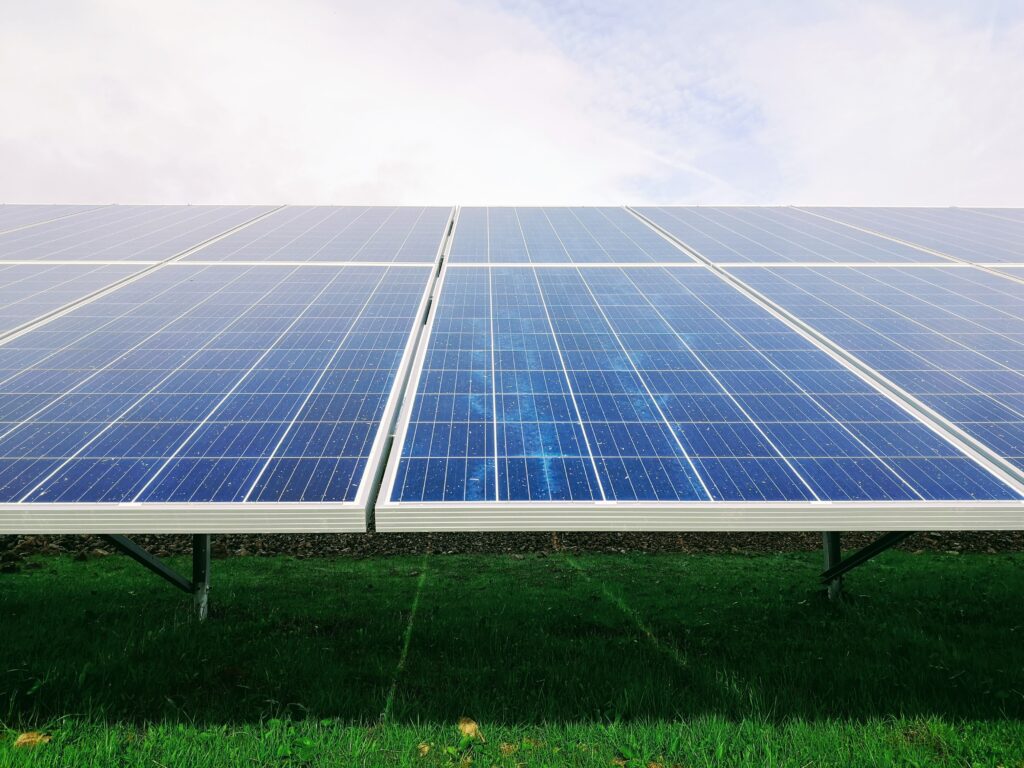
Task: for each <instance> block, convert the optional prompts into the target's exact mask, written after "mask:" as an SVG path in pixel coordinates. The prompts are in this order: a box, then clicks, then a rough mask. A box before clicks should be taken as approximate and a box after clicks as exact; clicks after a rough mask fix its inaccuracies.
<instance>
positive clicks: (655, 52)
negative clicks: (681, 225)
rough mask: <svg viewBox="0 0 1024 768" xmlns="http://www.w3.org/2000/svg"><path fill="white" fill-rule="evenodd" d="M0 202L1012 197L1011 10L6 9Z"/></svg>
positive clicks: (321, 5) (109, 3) (1019, 84)
mask: <svg viewBox="0 0 1024 768" xmlns="http://www.w3.org/2000/svg"><path fill="white" fill-rule="evenodd" d="M0 7H2V18H3V23H2V24H0V105H2V106H0V201H2V202H8V203H27V202H93V203H98V202H120V203H293V204H297V203H315V204H423V203H430V204H444V205H448V204H456V203H457V204H463V205H471V204H550V205H557V204H581V205H592V204H613V205H620V204H627V203H628V204H673V203H676V204H755V205H768V204H804V205H809V204H829V205H844V204H848V205H872V204H874V205H898V204H914V205H1008V206H1024V96H1022V94H1024V0H1017V1H1016V2H993V1H992V0H977V1H976V2H961V3H957V2H950V0H930V1H925V0H920V1H916V0H907V2H884V3H881V2H871V0H867V1H860V0H858V2H849V1H848V0H844V1H843V2H838V1H836V2H829V1H828V0H817V1H816V2H810V1H808V2H802V1H799V0H791V1H789V2H783V1H782V0H777V1H774V2H773V1H771V0H769V1H768V2H765V0H718V1H717V2H693V3H690V2H686V3H683V2H679V0H668V1H666V2H660V1H658V0H652V2H635V1H634V2H626V3H610V2H590V1H587V0H581V1H573V0H565V1H564V2H558V1H557V0H555V1H552V0H480V1H479V2H467V1H466V0H421V1H420V2H414V1H413V0H408V1H407V2H391V1H390V0H377V1H375V2H370V3H368V2H348V1H338V0H335V1H334V2H328V1H327V0H289V2H287V3H282V2H264V1H263V0H244V1H243V0H175V2H173V3H172V2H141V3H140V2H137V0H131V1H129V0H92V1H91V2H85V1H84V0H82V1H77V2H76V1H75V0H62V1H60V2H58V1H56V0H38V1H34V2H21V1H20V0H0Z"/></svg>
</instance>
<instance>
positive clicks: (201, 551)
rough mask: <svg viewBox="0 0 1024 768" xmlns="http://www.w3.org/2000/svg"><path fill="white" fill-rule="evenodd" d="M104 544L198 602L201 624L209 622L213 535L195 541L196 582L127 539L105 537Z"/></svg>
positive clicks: (197, 611)
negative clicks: (205, 621)
mask: <svg viewBox="0 0 1024 768" xmlns="http://www.w3.org/2000/svg"><path fill="white" fill-rule="evenodd" d="M100 538H102V539H103V540H104V541H106V542H108V543H109V544H111V545H112V546H114V547H115V548H116V549H118V550H119V551H121V552H123V553H124V554H126V555H128V557H130V558H131V559H132V560H134V561H135V562H137V563H139V564H140V565H143V566H145V567H146V568H148V569H149V570H151V571H152V572H153V573H155V574H156V575H157V576H159V577H160V578H161V579H164V580H165V581H168V582H170V583H171V584H173V585H174V586H176V587H177V588H178V589H180V590H181V591H183V592H188V593H189V594H190V595H192V597H193V599H194V600H195V605H196V613H198V615H199V620H200V621H202V620H203V619H205V618H206V613H207V609H208V604H209V597H210V534H208V533H203V534H196V535H195V536H193V537H192V580H191V581H189V580H188V579H186V578H185V577H184V576H182V575H181V574H180V573H178V572H177V571H176V570H174V569H173V568H171V567H170V566H169V565H167V563H165V562H164V561H163V560H161V559H160V558H159V557H156V556H155V555H153V554H152V553H150V552H148V551H147V550H145V549H143V548H142V547H140V546H139V545H138V544H136V543H135V542H134V541H132V540H131V539H129V538H128V537H127V536H115V535H112V534H111V535H105V536H101V537H100Z"/></svg>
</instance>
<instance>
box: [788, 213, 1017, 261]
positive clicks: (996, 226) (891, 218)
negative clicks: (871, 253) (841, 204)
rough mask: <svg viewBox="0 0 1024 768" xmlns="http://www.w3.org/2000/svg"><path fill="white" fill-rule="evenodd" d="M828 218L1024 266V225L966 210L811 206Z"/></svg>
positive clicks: (960, 254)
mask: <svg viewBox="0 0 1024 768" xmlns="http://www.w3.org/2000/svg"><path fill="white" fill-rule="evenodd" d="M807 210H809V211H813V212H815V213H819V214H821V215H823V216H828V217H830V218H833V219H836V220H838V221H843V222H846V223H849V224H853V225H855V226H858V227H863V228H864V229H869V230H872V231H874V232H879V233H881V234H884V235H888V236H890V237H895V238H898V239H900V240H906V241H907V242H911V243H914V244H916V245H921V246H924V247H926V248H931V249H933V250H936V251H938V252H940V253H944V254H948V255H950V256H955V257H956V258H960V259H965V260H967V261H971V262H974V263H1006V262H1024V221H1022V220H1020V218H1019V216H1020V213H1019V211H1018V212H1014V211H1013V209H1007V210H1005V211H1003V212H1002V213H1001V214H1000V215H998V216H991V215H985V214H984V213H980V212H977V211H972V210H969V209H964V208H808V209H807Z"/></svg>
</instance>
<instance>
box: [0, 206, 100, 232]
mask: <svg viewBox="0 0 1024 768" xmlns="http://www.w3.org/2000/svg"><path fill="white" fill-rule="evenodd" d="M97 207H98V206H95V205H0V232H7V231H9V230H12V229H18V228H21V227H31V226H34V225H36V224H40V223H42V222H44V221H52V220H53V219H59V218H61V217H63V216H70V215H72V214H76V213H82V212H84V211H88V210H92V209H94V208H97Z"/></svg>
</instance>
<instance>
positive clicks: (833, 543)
mask: <svg viewBox="0 0 1024 768" xmlns="http://www.w3.org/2000/svg"><path fill="white" fill-rule="evenodd" d="M821 538H822V543H823V544H824V545H825V573H828V572H829V571H831V570H832V569H833V568H835V567H836V566H837V565H839V561H840V560H841V559H842V551H841V547H840V544H839V533H838V532H835V531H826V532H825V533H823V534H821ZM825 583H826V584H827V585H828V599H829V600H838V599H839V598H840V597H842V595H843V577H842V576H841V575H839V576H836V577H835V578H833V579H830V580H828V581H826V582H825Z"/></svg>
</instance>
